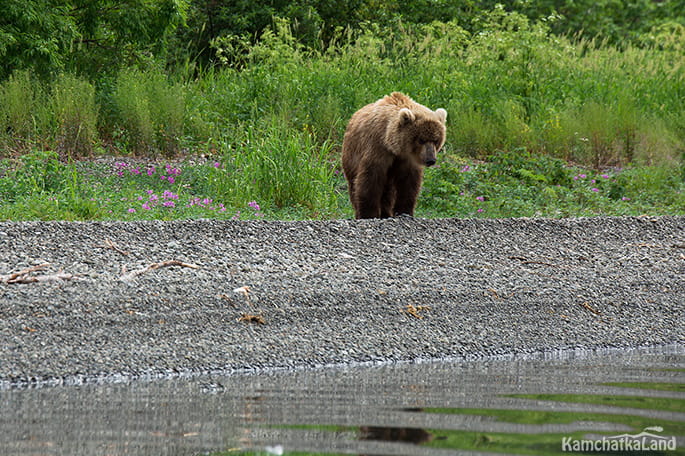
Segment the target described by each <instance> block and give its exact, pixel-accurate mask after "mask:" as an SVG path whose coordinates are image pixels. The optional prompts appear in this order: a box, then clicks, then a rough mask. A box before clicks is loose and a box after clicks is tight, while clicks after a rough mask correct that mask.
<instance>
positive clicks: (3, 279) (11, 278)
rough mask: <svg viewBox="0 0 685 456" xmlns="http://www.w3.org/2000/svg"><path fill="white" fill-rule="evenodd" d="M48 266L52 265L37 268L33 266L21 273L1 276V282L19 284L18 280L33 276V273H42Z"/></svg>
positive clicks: (42, 265) (45, 264) (37, 266)
mask: <svg viewBox="0 0 685 456" xmlns="http://www.w3.org/2000/svg"><path fill="white" fill-rule="evenodd" d="M48 266H50V263H43V264H38V265H36V266H31V267H28V268H26V269H22V270H21V271H19V272H13V273H12V274H7V275H3V276H0V282H5V283H18V281H17V279H18V278H20V277H22V276H25V275H28V274H31V273H32V272H36V271H40V270H41V269H44V268H47V267H48Z"/></svg>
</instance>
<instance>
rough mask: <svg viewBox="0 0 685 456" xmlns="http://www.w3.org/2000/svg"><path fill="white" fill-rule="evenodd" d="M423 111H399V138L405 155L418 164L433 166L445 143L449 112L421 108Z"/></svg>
mask: <svg viewBox="0 0 685 456" xmlns="http://www.w3.org/2000/svg"><path fill="white" fill-rule="evenodd" d="M420 108H421V109H414V110H412V109H410V108H402V109H400V111H399V121H398V125H397V126H398V131H397V134H398V136H400V137H402V141H401V144H403V149H404V150H405V153H409V155H410V156H411V158H412V159H413V160H415V161H416V162H417V163H418V164H420V165H424V166H433V165H434V164H435V162H436V160H437V153H438V152H439V151H440V149H441V148H442V146H443V144H444V143H445V131H446V129H445V123H446V122H447V111H445V110H444V109H442V108H439V109H437V110H435V111H431V110H430V109H428V108H426V107H424V106H420Z"/></svg>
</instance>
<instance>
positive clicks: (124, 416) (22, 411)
mask: <svg viewBox="0 0 685 456" xmlns="http://www.w3.org/2000/svg"><path fill="white" fill-rule="evenodd" d="M0 407H1V410H2V415H1V417H0V449H1V451H0V454H2V455H69V456H80V455H83V456H94V455H112V456H114V455H216V456H219V455H221V456H223V455H234V454H287V455H290V454H376V455H404V454H406V455H448V454H540V455H549V454H583V453H581V452H576V453H569V452H568V451H567V452H564V451H563V450H564V446H563V445H564V443H563V442H564V441H565V442H566V447H565V449H566V450H569V449H571V450H572V449H573V448H574V447H572V446H571V444H572V443H573V442H577V441H580V440H598V439H602V436H604V438H605V439H606V438H607V436H608V437H614V436H621V435H628V436H629V437H622V438H623V439H624V440H625V439H629V440H630V439H632V436H634V435H637V434H640V433H643V432H646V433H647V434H643V435H648V437H647V439H648V440H647V441H646V442H647V444H650V442H658V441H661V442H662V443H663V445H662V447H661V451H649V452H643V453H630V454H654V455H656V454H685V347H683V346H669V347H660V348H650V349H640V350H628V351H626V350H620V351H618V350H617V351H604V352H600V353H598V352H594V353H588V352H560V353H559V352H557V353H548V354H541V355H536V356H527V357H524V358H521V357H518V358H509V359H507V358H501V359H489V360H473V361H464V360H461V361H443V362H430V363H429V362H424V363H418V364H406V365H383V366H358V367H354V368H350V367H346V368H325V369H317V370H307V371H298V372H292V371H291V372H271V373H260V374H254V373H252V374H250V373H247V374H239V375H238V374H232V375H211V376H202V377H192V378H176V379H167V380H162V379H155V380H138V381H134V382H121V383H108V384H100V385H94V384H91V385H81V386H54V387H47V388H36V389H10V390H3V391H0ZM645 428H648V429H647V430H645ZM564 439H566V440H564ZM633 440H634V439H633ZM668 445H670V447H669V446H668ZM674 445H675V446H676V448H675V449H673V446H674ZM576 448H578V447H576ZM622 453H623V451H616V452H613V453H608V452H604V453H595V454H622Z"/></svg>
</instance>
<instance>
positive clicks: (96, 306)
mask: <svg viewBox="0 0 685 456" xmlns="http://www.w3.org/2000/svg"><path fill="white" fill-rule="evenodd" d="M167 260H177V261H181V262H184V263H188V264H192V265H196V266H198V268H190V267H183V266H170V267H160V268H157V269H150V270H148V271H146V272H144V273H140V274H138V275H134V274H131V273H132V272H134V273H135V272H139V271H140V270H141V269H143V268H145V267H147V266H149V265H150V264H152V263H160V262H164V261H167ZM42 263H49V266H46V267H44V268H42V269H40V270H37V271H35V272H31V273H29V274H26V275H24V276H20V277H19V279H22V280H23V281H27V279H28V280H31V277H39V276H41V275H43V276H45V275H47V276H52V278H55V280H51V281H45V282H42V281H41V282H31V283H7V281H8V279H9V274H11V273H14V272H18V271H21V270H23V269H26V268H29V267H31V266H36V265H40V264H42ZM58 273H61V274H62V275H61V276H59V277H61V278H57V276H56V274H58ZM0 275H2V276H3V277H2V279H3V280H0V386H4V387H8V386H11V385H13V384H22V383H26V382H38V383H42V382H47V383H48V384H50V383H59V382H62V381H66V382H77V381H82V380H88V379H93V378H100V377H110V376H118V375H124V376H127V377H129V376H130V377H138V376H147V375H153V376H154V375H158V374H159V375H164V374H175V373H192V372H207V371H212V370H224V369H226V370H231V369H254V368H256V369H259V368H271V367H307V366H321V365H327V364H331V363H336V364H337V363H349V362H365V361H376V360H377V361H392V360H411V359H417V358H437V357H480V356H490V355H497V354H511V353H527V352H539V351H547V350H557V349H569V348H587V349H594V348H604V347H637V346H644V345H661V344H667V343H677V344H685V329H684V325H683V322H684V321H685V315H684V311H685V217H656V218H654V217H639V218H606V217H598V218H587V219H562V220H549V219H507V220H457V219H445V220H421V219H407V218H398V219H391V220H369V221H348V220H340V221H305V222H263V221H255V222H244V221H183V222H130V223H124V222H94V223H67V222H49V223H45V222H28V223H13V222H8V223H0ZM70 275H72V276H73V278H71V279H68V280H67V278H68V277H69V276H70ZM126 275H128V278H126V277H124V278H123V279H122V276H126ZM43 278H45V277H43ZM245 286H247V287H249V293H248V294H247V296H246V295H244V294H243V293H240V292H235V291H234V290H235V289H236V288H239V287H245ZM407 306H413V308H414V309H415V310H416V312H415V314H416V315H410V314H409V313H408V312H406V310H407V309H409V310H411V307H409V308H408V307H407ZM419 306H427V307H419ZM244 315H253V316H259V317H261V319H262V320H263V324H261V323H258V322H254V321H252V322H250V321H244V320H241V317H243V316H244ZM417 317H422V318H417Z"/></svg>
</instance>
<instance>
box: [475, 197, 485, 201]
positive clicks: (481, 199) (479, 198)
mask: <svg viewBox="0 0 685 456" xmlns="http://www.w3.org/2000/svg"><path fill="white" fill-rule="evenodd" d="M476 199H477V200H478V201H485V197H484V196H476Z"/></svg>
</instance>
